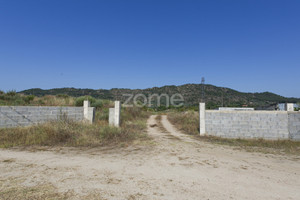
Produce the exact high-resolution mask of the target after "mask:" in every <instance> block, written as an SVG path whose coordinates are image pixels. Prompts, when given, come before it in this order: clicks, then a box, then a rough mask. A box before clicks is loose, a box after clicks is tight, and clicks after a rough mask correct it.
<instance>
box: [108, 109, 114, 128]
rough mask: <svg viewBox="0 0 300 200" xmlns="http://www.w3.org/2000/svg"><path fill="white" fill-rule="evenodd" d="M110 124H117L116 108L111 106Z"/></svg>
mask: <svg viewBox="0 0 300 200" xmlns="http://www.w3.org/2000/svg"><path fill="white" fill-rule="evenodd" d="M108 121H109V125H111V126H114V125H115V109H114V108H109V119H108Z"/></svg>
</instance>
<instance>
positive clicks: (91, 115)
mask: <svg viewBox="0 0 300 200" xmlns="http://www.w3.org/2000/svg"><path fill="white" fill-rule="evenodd" d="M83 118H84V120H85V121H86V122H88V123H90V124H92V123H93V122H94V119H95V108H93V107H90V102H89V101H88V100H85V101H84V102H83Z"/></svg>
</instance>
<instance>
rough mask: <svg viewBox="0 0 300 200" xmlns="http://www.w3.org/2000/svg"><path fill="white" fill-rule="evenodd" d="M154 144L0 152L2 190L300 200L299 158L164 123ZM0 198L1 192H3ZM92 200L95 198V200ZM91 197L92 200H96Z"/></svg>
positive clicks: (151, 132) (153, 131)
mask: <svg viewBox="0 0 300 200" xmlns="http://www.w3.org/2000/svg"><path fill="white" fill-rule="evenodd" d="M154 124H156V121H155V116H151V117H150V118H149V120H148V134H149V135H150V136H151V137H153V141H154V142H153V143H154V144H147V145H133V146H130V147H127V148H122V149H115V148H114V149H104V148H94V149H89V150H87V149H85V150H82V151H81V150H78V149H72V148H62V149H51V150H47V151H36V152H29V151H21V150H3V149H2V150H0V181H2V189H3V188H4V189H5V187H8V186H9V185H11V184H13V182H14V183H15V182H16V184H19V185H20V186H24V187H34V186H37V185H42V184H52V185H53V186H55V188H56V189H57V191H58V192H59V193H66V192H69V193H72V195H71V198H72V199H80V198H82V196H85V195H88V194H91V193H93V194H96V196H98V197H101V199H179V200H183V199H264V200H266V199H272V200H273V199H300V189H299V188H300V159H299V157H295V156H293V157H292V156H280V155H270V154H261V153H250V152H245V151H243V150H238V149H233V148H232V147H227V146H219V145H213V144H210V143H206V142H201V141H197V140H194V139H192V138H190V137H189V136H187V135H184V134H182V133H180V132H179V131H178V130H176V129H175V128H174V127H173V126H172V125H171V124H170V123H169V121H168V120H167V119H166V117H165V116H163V117H162V124H163V126H164V127H165V129H166V130H167V131H162V130H161V129H159V127H157V126H151V125H154ZM0 194H1V188H0ZM94 197H95V196H94ZM94 197H91V198H94Z"/></svg>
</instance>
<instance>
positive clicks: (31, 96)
mask: <svg viewBox="0 0 300 200" xmlns="http://www.w3.org/2000/svg"><path fill="white" fill-rule="evenodd" d="M34 98H35V96H34V95H28V96H25V97H24V98H23V99H24V101H25V103H27V104H29V103H30V102H31V101H33V100H34Z"/></svg>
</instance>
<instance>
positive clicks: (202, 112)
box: [199, 103, 205, 135]
mask: <svg viewBox="0 0 300 200" xmlns="http://www.w3.org/2000/svg"><path fill="white" fill-rule="evenodd" d="M199 119H200V135H204V134H205V103H199Z"/></svg>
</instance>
